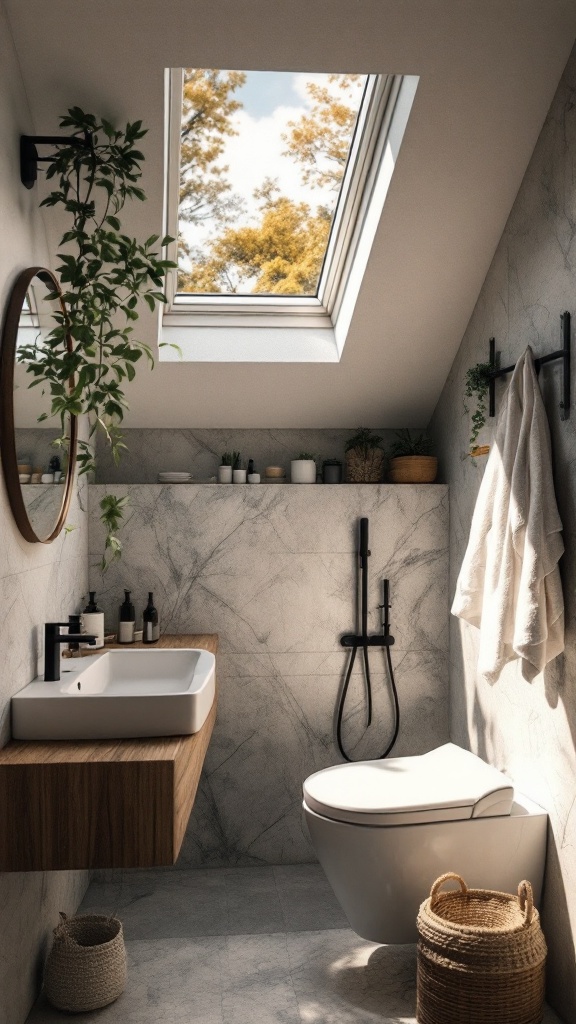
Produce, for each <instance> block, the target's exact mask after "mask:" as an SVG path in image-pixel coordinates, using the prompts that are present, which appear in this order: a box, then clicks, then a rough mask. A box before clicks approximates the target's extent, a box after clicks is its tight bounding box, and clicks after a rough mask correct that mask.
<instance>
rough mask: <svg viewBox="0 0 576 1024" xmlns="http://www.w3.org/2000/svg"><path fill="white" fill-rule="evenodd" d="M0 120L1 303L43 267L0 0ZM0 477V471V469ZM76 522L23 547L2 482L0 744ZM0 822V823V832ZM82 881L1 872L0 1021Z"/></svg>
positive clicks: (78, 510) (71, 562) (73, 584)
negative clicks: (21, 279)
mask: <svg viewBox="0 0 576 1024" xmlns="http://www.w3.org/2000/svg"><path fill="white" fill-rule="evenodd" d="M0 124H1V125H2V131H3V133H4V135H3V137H4V139H5V140H9V141H8V142H6V144H4V145H2V147H1V148H0V239H1V240H2V244H1V246H0V309H2V310H4V309H5V305H6V301H7V298H8V294H9V291H10V289H11V287H12V284H13V282H14V279H15V278H16V276H17V274H18V272H19V271H20V270H23V269H24V268H25V267H27V266H32V265H38V264H41V265H46V264H47V260H48V257H47V253H46V244H45V235H44V231H43V227H42V221H41V219H40V216H39V213H38V207H37V204H38V194H37V191H33V192H27V191H26V189H24V188H22V185H21V184H20V180H19V175H18V147H17V146H16V145H13V142H14V140H16V139H17V138H18V136H19V134H20V133H21V132H30V131H33V128H34V126H33V124H32V123H31V120H30V116H29V111H28V110H27V108H26V102H25V92H24V89H23V84H22V80H21V77H20V71H19V67H18V62H17V60H16V56H15V54H14V50H13V48H12V43H11V36H10V29H9V27H8V24H7V22H6V18H5V14H4V7H3V4H2V0H0ZM0 476H1V471H0ZM70 523H71V524H73V525H75V526H76V527H77V529H76V530H74V531H73V532H72V533H70V534H68V535H67V536H64V535H63V536H61V537H60V539H59V540H58V541H56V542H55V543H54V544H49V545H45V544H27V543H26V542H25V541H24V540H23V539H22V538H21V537H20V535H19V533H18V531H17V529H16V527H15V525H14V523H13V520H12V514H11V512H10V508H9V506H8V500H7V497H6V491H5V487H4V481H3V480H0V659H1V664H2V671H1V672H0V745H2V744H3V743H4V742H5V741H6V739H7V738H8V735H9V708H10V697H11V696H12V694H13V693H15V692H16V691H17V690H20V689H21V688H22V687H23V686H25V685H26V684H27V683H29V682H30V680H31V679H33V678H34V676H35V675H36V672H37V660H38V657H39V655H40V652H41V630H42V625H43V623H44V622H45V621H46V620H47V619H56V620H58V619H61V618H62V616H63V615H68V612H70V611H73V610H75V609H76V608H77V606H78V604H79V602H80V598H81V595H82V594H84V593H85V592H86V584H87V530H86V514H85V511H83V509H82V507H81V505H80V503H79V502H78V501H76V502H75V504H74V505H73V507H72V509H71V511H70ZM2 827H3V822H2V821H0V828H2ZM86 884H87V873H86V872H74V873H72V872H58V873H55V872H52V873H50V874H41V873H30V874H0V923H1V927H0V1021H1V1022H3V1024H21V1022H22V1021H24V1020H25V1018H26V1016H27V1014H28V1010H29V1008H30V1006H31V1004H32V1001H33V1000H34V998H35V996H36V994H37V991H38V986H39V982H40V977H41V968H42V964H43V960H44V954H45V952H46V948H47V944H48V941H49V938H50V935H51V929H52V928H53V927H54V926H55V925H56V924H57V923H58V911H59V910H64V911H66V912H67V913H73V912H74V910H75V909H76V907H77V906H78V904H79V902H80V900H81V899H82V895H83V893H84V889H85V888H86Z"/></svg>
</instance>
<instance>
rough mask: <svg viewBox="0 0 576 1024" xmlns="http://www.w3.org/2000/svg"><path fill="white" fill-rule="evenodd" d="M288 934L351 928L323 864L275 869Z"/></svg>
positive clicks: (297, 865) (295, 865)
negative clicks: (323, 869) (321, 865)
mask: <svg viewBox="0 0 576 1024" xmlns="http://www.w3.org/2000/svg"><path fill="white" fill-rule="evenodd" d="M274 876H275V878H276V886H277V889H278V896H279V898H280V905H281V907H282V914H283V917H284V928H285V930H286V931H287V932H301V931H316V930H318V929H330V928H348V921H347V919H346V915H345V913H344V911H343V910H342V908H341V906H340V904H339V903H338V900H337V899H336V897H335V895H334V893H333V891H332V887H331V886H330V883H329V882H328V879H327V878H326V875H325V874H324V872H323V871H322V868H321V867H320V865H319V864H294V865H287V866H282V867H275V868H274Z"/></svg>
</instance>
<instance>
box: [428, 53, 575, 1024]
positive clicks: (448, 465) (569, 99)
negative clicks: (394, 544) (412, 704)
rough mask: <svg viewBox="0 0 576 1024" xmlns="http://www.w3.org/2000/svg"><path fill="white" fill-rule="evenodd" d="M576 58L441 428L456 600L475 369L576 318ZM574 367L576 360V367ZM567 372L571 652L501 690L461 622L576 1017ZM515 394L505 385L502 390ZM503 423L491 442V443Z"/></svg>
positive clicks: (493, 751) (553, 990)
mask: <svg viewBox="0 0 576 1024" xmlns="http://www.w3.org/2000/svg"><path fill="white" fill-rule="evenodd" d="M575 296H576V52H574V53H573V54H572V57H571V59H570V61H569V63H568V65H567V68H566V71H565V74H564V77H563V79H562V82H561V84H560V87H559V89H558V93H557V95H556V98H555V100H554V102H553V104H552V107H551V110H550V113H549V115H548V118H547V120H546V123H545V125H544V128H543V130H542V134H541V136H540V139H539V141H538V144H537V146H536V149H535V151H534V155H533V158H532V161H531V163H530V165H529V167H528V170H527V173H526V176H525V178H524V181H523V183H522V186H521V188H520V191H519V193H518V197H517V199H516V202H515V205H514V207H513V209H512V212H511V215H510V219H509V221H508V224H507V227H506V229H505V231H504V234H503V236H502V239H501V241H500V244H499V246H498V249H497V251H496V254H495V256H494V260H493V263H492V266H491V268H490V271H489V273H488V276H487V278H486V281H485V284H484V287H483V289H482V292H481V294H480V297H479V300H478V303H477V306H476V309H475V311H474V314H473V316H472V319H471V321H470V324H469V326H468V329H467V331H466V334H465V336H464V339H463V341H462V345H461V347H460V350H459V352H458V355H457V357H456V359H455V362H454V365H453V367H452V370H451V372H450V375H449V378H448V380H447V382H446V386H445V388H444V391H443V393H442V397H441V399H440V402H439V403H438V407H437V409H436V412H435V414H434V417H433V420H432V423H431V430H432V433H433V434H434V435H435V436H436V438H437V440H438V441H439V446H440V455H441V462H442V474H443V479H445V480H447V481H448V482H449V485H450V524H451V526H450V594H451V595H453V593H454V587H455V582H456V576H457V574H458V571H459V569H460V565H461V563H462V557H463V555H464V551H465V547H466V543H467V539H468V533H469V529H470V522H471V517H472V511H473V508H474V503H475V500H476V495H477V492H478V487H479V484H480V480H481V477H482V472H483V460H478V459H469V458H466V451H467V442H468V437H469V433H470V422H469V417H468V415H467V414H466V413H465V411H464V408H463V401H462V395H463V377H464V374H465V372H466V370H467V368H468V367H470V366H473V365H474V364H475V363H477V362H479V361H480V362H485V361H487V358H488V339H489V338H490V337H491V336H492V335H494V336H495V337H496V345H497V350H499V351H500V352H501V354H502V364H501V365H508V364H510V363H512V362H514V360H515V359H516V358H517V357H518V356H519V355H520V353H521V352H522V351H523V350H524V348H525V347H526V345H527V344H530V345H531V346H532V347H533V350H534V352H535V354H537V355H539V354H544V353H546V352H549V351H552V350H553V349H555V348H557V347H558V346H559V337H560V334H559V330H560V326H559V325H560V321H559V314H560V313H561V312H562V311H563V310H565V309H567V310H570V311H571V313H572V316H573V317H574V316H575V315H576V299H575ZM573 366H574V363H573ZM559 378H560V375H559V370H558V364H552V365H550V366H548V367H545V368H544V369H543V370H542V372H541V375H540V380H541V387H542V390H543V393H544V396H545V402H546V406H547V410H548V418H549V421H550V427H551V433H552V445H553V452H554V469H555V477H556V491H557V496H558V502H559V507H560V514H561V516H562V520H563V523H564V541H565V545H566V552H565V555H564V557H563V559H562V563H561V569H562V575H563V581H564V596H565V600H566V653H565V655H564V657H561V658H558V659H556V661H555V662H553V663H552V664H551V665H550V666H549V667H548V668H547V669H546V671H545V672H544V673H543V675H542V676H541V677H539V678H537V679H536V680H535V681H534V682H533V683H532V684H531V685H529V684H528V683H526V682H525V681H524V680H523V679H522V677H521V675H520V673H519V671H518V668H517V666H516V665H514V664H513V665H511V666H509V667H507V669H506V670H505V671H504V672H503V673H502V676H501V678H500V680H499V681H498V683H496V684H495V685H494V686H489V685H488V683H487V682H486V681H485V680H484V679H483V678H482V677H481V676H479V675H478V673H477V671H476V662H477V648H478V632H477V630H475V629H474V628H473V627H472V626H469V625H468V624H467V623H464V622H461V621H460V620H458V619H454V618H452V620H451V626H450V686H451V730H452V739H453V740H454V741H455V742H457V743H460V744H462V745H463V746H466V747H470V748H471V749H472V750H475V751H477V752H478V753H479V754H481V755H482V756H483V757H484V758H486V759H487V760H489V761H490V762H492V763H493V764H495V765H496V766H497V767H498V768H501V769H502V770H504V771H506V772H507V773H509V774H510V775H511V776H512V777H513V778H514V780H515V781H516V782H517V784H518V786H519V787H520V788H521V789H523V790H524V791H525V792H527V793H528V794H529V795H530V796H532V797H533V798H534V799H535V800H537V801H538V802H539V803H540V804H542V805H543V806H544V807H545V808H546V809H547V810H548V813H549V815H550V824H551V829H550V841H549V850H548V864H547V870H546V887H545V893H544V903H543V909H544V929H545V932H546V938H547V941H548V946H549V950H550V956H549V998H550V1001H551V1002H552V1004H553V1005H554V1006H555V1008H556V1009H558V1010H559V1012H561V1013H562V1014H563V1015H565V1017H566V1020H570V1021H573V1020H576V961H575V954H574V946H575V938H576V853H575V851H576V781H575V780H576V752H575V745H576V597H575V584H576V516H575V508H576V473H575V472H574V467H575V463H576V372H575V371H574V370H573V373H572V403H573V406H572V414H571V417H570V419H569V420H567V421H566V422H562V421H561V420H560V415H559V409H558V403H559V401H560V397H561V396H560V390H559ZM504 387H505V385H500V384H499V394H500V395H501V394H502V390H503V388H504ZM494 422H495V421H491V422H490V424H489V425H488V426H487V427H486V429H485V431H484V433H483V435H482V436H481V438H480V441H484V442H486V443H489V442H490V439H491V437H492V433H493V429H494Z"/></svg>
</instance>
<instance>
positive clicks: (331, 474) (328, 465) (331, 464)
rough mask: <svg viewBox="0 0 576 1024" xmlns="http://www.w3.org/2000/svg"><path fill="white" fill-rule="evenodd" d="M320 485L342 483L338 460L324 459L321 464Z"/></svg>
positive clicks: (340, 464)
mask: <svg viewBox="0 0 576 1024" xmlns="http://www.w3.org/2000/svg"><path fill="white" fill-rule="evenodd" d="M322 483H323V484H341V483H342V463H341V462H339V461H338V459H325V460H324V462H323V463H322Z"/></svg>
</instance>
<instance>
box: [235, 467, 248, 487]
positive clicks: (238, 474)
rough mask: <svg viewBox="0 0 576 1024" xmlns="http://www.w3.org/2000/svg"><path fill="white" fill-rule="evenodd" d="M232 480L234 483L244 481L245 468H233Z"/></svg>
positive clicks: (242, 482)
mask: <svg viewBox="0 0 576 1024" xmlns="http://www.w3.org/2000/svg"><path fill="white" fill-rule="evenodd" d="M232 482H233V483H235V484H245V483H246V470H245V469H234V470H233V471H232Z"/></svg>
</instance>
